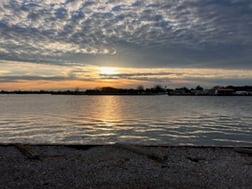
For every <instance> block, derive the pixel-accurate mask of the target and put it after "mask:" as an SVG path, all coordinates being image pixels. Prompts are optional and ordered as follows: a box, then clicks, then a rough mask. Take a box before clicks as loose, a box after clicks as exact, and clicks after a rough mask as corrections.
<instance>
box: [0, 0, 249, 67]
mask: <svg viewBox="0 0 252 189" xmlns="http://www.w3.org/2000/svg"><path fill="white" fill-rule="evenodd" d="M251 20H252V3H251V1H250V0H243V1H231V0H223V1H213V0H206V1H201V0H177V1H167V0H157V1H151V0H148V1H141V0H119V1H114V0H106V1H95V0H85V1H81V0H59V1H52V0H44V1H40V0H2V1H1V2H0V57H1V58H2V60H14V61H32V62H39V63H42V62H47V63H53V64H65V63H67V62H77V63H82V62H89V63H90V62H91V63H92V62H95V60H96V58H97V57H98V56H100V57H105V58H106V57H111V59H114V60H118V59H123V60H124V62H126V63H125V64H127V65H130V66H132V65H135V66H142V67H145V66H149V67H160V66H179V67H183V66H187V67H195V66H199V65H200V66H201V67H238V68H244V67H248V68H251V62H250V60H251V58H252V55H251V54H252V38H251V33H252V23H251ZM125 60H127V61H125ZM100 64H102V62H101V63H100Z"/></svg>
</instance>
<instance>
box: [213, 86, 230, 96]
mask: <svg viewBox="0 0 252 189" xmlns="http://www.w3.org/2000/svg"><path fill="white" fill-rule="evenodd" d="M234 94H235V91H234V89H229V88H217V89H215V95H220V96H230V95H234Z"/></svg>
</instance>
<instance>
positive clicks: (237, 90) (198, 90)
mask: <svg viewBox="0 0 252 189" xmlns="http://www.w3.org/2000/svg"><path fill="white" fill-rule="evenodd" d="M0 94H51V95H163V94H167V95H198V96H203V95H208V96H209V95H225V96H226V95H244V96H245V95H252V86H225V87H223V86H215V87H212V88H210V89H204V88H203V87H201V86H199V85H198V86H196V87H195V88H187V87H181V88H175V89H171V88H167V87H162V86H161V85H155V86H154V87H151V88H144V87H143V86H142V85H139V86H138V87H137V88H114V87H102V88H96V89H87V90H80V89H79V88H76V89H75V90H63V91H61V90H58V91H54V90H37V91H32V90H14V91H6V90H2V91H0Z"/></svg>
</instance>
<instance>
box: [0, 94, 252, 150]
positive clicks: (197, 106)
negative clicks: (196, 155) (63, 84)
mask: <svg viewBox="0 0 252 189" xmlns="http://www.w3.org/2000/svg"><path fill="white" fill-rule="evenodd" d="M0 107H1V108H0V142H1V143H16V142H25V143H46V144H48V143H57V144H73V143H75V144H76V143H78V144H107V143H116V142H130V143H139V144H151V145H156V144H165V145H221V146H252V97H237V96H236V97H217V96H202V97H201V96H200V97H197V96H166V95H164V96H53V95H0Z"/></svg>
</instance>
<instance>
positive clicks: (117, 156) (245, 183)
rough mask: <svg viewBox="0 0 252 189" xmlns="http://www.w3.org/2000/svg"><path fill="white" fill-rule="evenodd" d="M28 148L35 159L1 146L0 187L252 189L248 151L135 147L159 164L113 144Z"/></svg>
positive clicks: (8, 146) (16, 150) (210, 148)
mask: <svg viewBox="0 0 252 189" xmlns="http://www.w3.org/2000/svg"><path fill="white" fill-rule="evenodd" d="M29 147H30V148H31V149H32V151H33V152H36V153H37V154H40V156H41V159H40V160H38V159H31V158H28V157H27V156H26V155H25V154H24V153H21V152H20V151H19V150H18V149H17V148H16V147H15V145H1V146H0V175H1V176H0V188H1V189H5V188H6V189H12V188H13V189H14V188H15V189H19V188H20V189H21V188H22V189H23V188H25V189H30V188H36V189H40V188H49V189H50V188H53V189H55V188H56V189H57V188H60V189H64V188H67V189H69V188H78V189H79V188H88V189H89V188H90V189H91V188H100V189H106V188H112V189H113V188H115V189H120V188H122V189H132V188H155V189H156V188H168V189H169V188H173V189H176V188H179V189H183V188H186V189H188V188H201V189H202V188H209V189H210V188H211V189H212V188H216V189H218V188H230V189H232V188H239V189H242V188H243V189H251V188H252V156H251V153H240V152H237V150H236V149H235V148H224V147H179V146H177V147H146V146H138V148H141V149H144V150H146V151H147V152H151V153H153V154H155V155H157V156H161V157H164V158H163V160H162V161H158V160H155V159H151V158H150V157H148V156H146V155H144V154H139V153H137V152H135V151H130V150H129V149H124V148H121V147H118V146H116V145H105V146H91V147H90V148H82V147H83V146H64V145H31V146H29ZM248 149H249V150H251V148H248Z"/></svg>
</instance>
